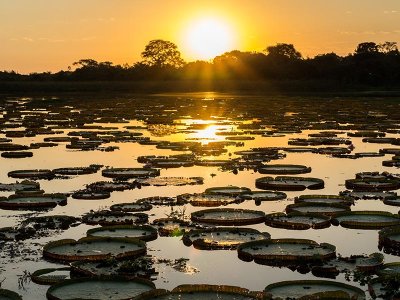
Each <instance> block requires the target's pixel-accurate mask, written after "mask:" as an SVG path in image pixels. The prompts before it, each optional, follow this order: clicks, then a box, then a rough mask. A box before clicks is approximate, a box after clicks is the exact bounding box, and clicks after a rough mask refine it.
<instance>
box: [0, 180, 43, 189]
mask: <svg viewBox="0 0 400 300" xmlns="http://www.w3.org/2000/svg"><path fill="white" fill-rule="evenodd" d="M39 189H40V184H39V183H38V182H35V181H31V180H23V181H21V182H18V181H17V182H15V183H0V191H10V192H11V191H15V192H17V191H28V192H33V191H38V190H39Z"/></svg>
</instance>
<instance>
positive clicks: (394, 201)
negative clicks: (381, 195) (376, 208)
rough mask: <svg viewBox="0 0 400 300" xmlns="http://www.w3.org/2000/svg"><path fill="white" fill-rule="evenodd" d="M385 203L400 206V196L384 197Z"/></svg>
mask: <svg viewBox="0 0 400 300" xmlns="http://www.w3.org/2000/svg"><path fill="white" fill-rule="evenodd" d="M383 203H385V204H386V205H391V206H400V197H392V198H390V197H389V198H385V199H383Z"/></svg>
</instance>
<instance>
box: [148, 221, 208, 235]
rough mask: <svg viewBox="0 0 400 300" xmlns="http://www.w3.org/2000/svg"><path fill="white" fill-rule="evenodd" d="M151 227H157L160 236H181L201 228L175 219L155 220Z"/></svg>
mask: <svg viewBox="0 0 400 300" xmlns="http://www.w3.org/2000/svg"><path fill="white" fill-rule="evenodd" d="M152 225H153V226H155V227H157V229H158V233H159V234H160V236H181V235H183V233H185V232H189V231H191V230H193V229H199V228H201V226H198V225H196V224H192V223H190V222H187V221H184V220H180V219H177V218H160V219H155V220H154V221H153V222H152Z"/></svg>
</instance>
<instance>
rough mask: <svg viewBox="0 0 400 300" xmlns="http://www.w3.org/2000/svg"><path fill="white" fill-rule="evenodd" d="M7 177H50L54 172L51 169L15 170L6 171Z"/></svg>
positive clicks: (52, 176)
mask: <svg viewBox="0 0 400 300" xmlns="http://www.w3.org/2000/svg"><path fill="white" fill-rule="evenodd" d="M7 175H8V177H12V178H24V179H30V178H34V179H52V178H54V176H55V174H54V173H53V171H51V170H45V169H43V170H16V171H11V172H8V174H7Z"/></svg>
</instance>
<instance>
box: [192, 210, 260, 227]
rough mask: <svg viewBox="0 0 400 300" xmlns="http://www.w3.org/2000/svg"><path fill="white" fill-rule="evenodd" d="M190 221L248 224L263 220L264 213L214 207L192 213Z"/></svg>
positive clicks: (228, 224) (229, 224) (215, 223)
mask: <svg viewBox="0 0 400 300" xmlns="http://www.w3.org/2000/svg"><path fill="white" fill-rule="evenodd" d="M191 218H192V221H193V222H199V223H207V224H213V225H227V226H235V225H250V224H258V223H261V222H264V219H265V214H264V212H262V211H258V210H249V209H234V208H214V209H205V210H200V211H196V212H193V213H192V216H191Z"/></svg>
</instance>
